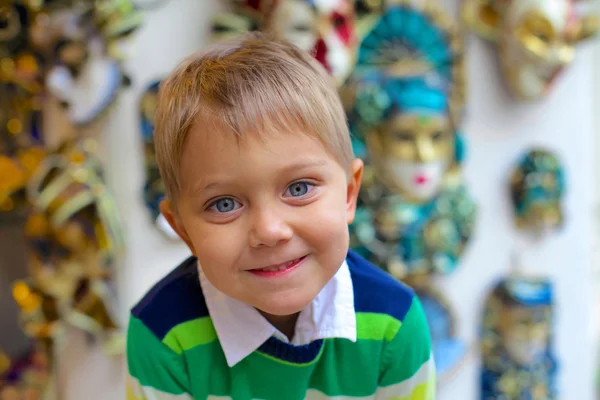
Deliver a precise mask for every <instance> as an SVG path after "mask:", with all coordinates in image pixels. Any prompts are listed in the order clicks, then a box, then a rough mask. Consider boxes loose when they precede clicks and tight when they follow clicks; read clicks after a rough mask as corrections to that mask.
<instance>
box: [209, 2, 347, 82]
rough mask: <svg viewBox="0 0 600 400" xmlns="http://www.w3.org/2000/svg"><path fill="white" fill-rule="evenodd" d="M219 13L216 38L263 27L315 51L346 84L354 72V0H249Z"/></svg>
mask: <svg viewBox="0 0 600 400" xmlns="http://www.w3.org/2000/svg"><path fill="white" fill-rule="evenodd" d="M234 3H235V4H234V12H233V13H228V14H224V15H220V16H218V17H217V19H216V21H215V26H214V27H213V30H214V31H215V33H216V34H217V36H216V38H219V39H220V38H223V37H226V36H231V35H235V34H237V33H239V32H240V31H249V30H263V31H267V32H270V33H272V34H273V36H275V37H277V38H281V39H285V40H287V41H289V42H291V43H293V44H295V45H296V46H298V47H299V48H300V49H302V50H305V51H308V52H311V53H312V54H314V56H315V58H316V59H317V60H318V61H319V62H321V64H322V65H323V66H324V67H325V68H326V69H327V70H328V71H329V72H330V73H331V74H332V76H333V77H334V78H335V79H336V81H337V82H338V84H342V83H343V82H344V81H345V80H346V78H347V77H348V76H349V74H350V73H351V72H352V69H353V67H354V61H355V47H356V41H357V40H356V33H355V26H354V23H355V21H354V18H355V17H354V4H353V2H352V1H351V0H258V1H256V0H245V1H237V2H234Z"/></svg>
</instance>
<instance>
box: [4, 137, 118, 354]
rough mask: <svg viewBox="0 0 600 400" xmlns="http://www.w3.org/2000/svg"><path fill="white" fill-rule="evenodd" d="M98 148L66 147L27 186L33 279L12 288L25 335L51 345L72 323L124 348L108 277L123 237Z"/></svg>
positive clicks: (111, 346)
mask: <svg viewBox="0 0 600 400" xmlns="http://www.w3.org/2000/svg"><path fill="white" fill-rule="evenodd" d="M93 147H94V143H93V142H86V143H83V144H78V145H76V146H65V147H64V148H63V149H62V150H61V151H60V152H58V153H57V154H52V155H50V156H48V157H47V158H46V159H45V160H44V161H43V163H42V165H41V167H40V168H39V169H38V171H36V173H35V175H34V177H33V178H32V180H31V181H30V182H29V185H28V196H29V201H30V202H31V204H32V205H33V210H32V211H31V213H30V214H29V216H28V218H27V221H26V226H25V234H26V237H27V241H28V244H29V247H30V252H31V260H30V265H29V269H30V277H31V278H30V279H29V280H28V281H20V282H17V283H15V287H14V291H13V293H14V297H15V300H16V302H17V304H18V305H19V307H20V309H21V319H22V321H21V323H22V326H23V330H24V332H25V333H26V334H28V335H29V336H31V337H33V338H35V339H38V340H40V341H42V342H47V346H46V347H47V348H51V346H52V343H53V341H54V340H55V338H56V335H57V334H59V333H60V332H61V326H62V325H63V324H65V323H68V324H71V325H74V326H77V327H79V328H81V329H83V330H84V331H86V332H88V333H89V334H90V335H93V336H97V337H101V338H102V339H104V340H105V344H106V346H108V347H107V350H108V351H110V352H113V351H122V348H120V347H121V346H122V344H123V343H122V338H121V337H120V336H119V333H118V328H117V324H116V319H115V310H114V301H115V300H114V299H115V295H114V293H112V291H111V288H110V284H109V282H110V279H111V277H112V266H113V263H114V261H115V258H116V257H117V255H118V252H119V250H120V248H121V247H122V245H123V238H122V236H121V230H120V221H119V218H118V216H117V213H116V209H115V204H114V200H113V199H112V197H111V195H110V194H109V193H108V190H107V188H106V187H105V185H104V183H103V181H102V173H101V168H100V165H99V163H98V161H97V160H96V159H95V158H94V156H93V154H92V153H91V152H90V151H92V148H93ZM50 354H51V352H50ZM49 357H50V355H49Z"/></svg>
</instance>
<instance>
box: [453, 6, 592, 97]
mask: <svg viewBox="0 0 600 400" xmlns="http://www.w3.org/2000/svg"><path fill="white" fill-rule="evenodd" d="M463 1H464V4H463V16H464V20H465V22H466V24H467V25H468V26H469V27H470V28H471V29H473V30H474V31H475V32H476V33H478V34H479V35H481V36H482V37H484V38H487V39H489V40H492V41H494V42H496V43H497V44H498V46H499V51H500V58H501V63H502V69H503V73H504V77H505V79H506V81H507V82H508V85H509V87H510V90H511V92H512V93H513V95H514V96H516V97H517V98H519V99H521V100H525V101H533V100H538V99H540V98H542V97H544V96H545V95H547V94H548V92H549V91H550V89H551V88H552V86H553V84H554V82H555V81H556V79H557V77H558V76H559V75H560V73H561V72H562V71H563V69H564V68H565V67H566V66H567V65H569V64H570V63H571V62H572V61H573V59H574V57H575V51H576V45H577V44H578V43H580V42H581V41H583V40H585V39H588V38H590V37H591V36H593V35H595V34H596V33H597V31H598V27H599V23H600V19H599V16H598V15H597V14H596V13H594V10H593V0H552V1H548V0H463Z"/></svg>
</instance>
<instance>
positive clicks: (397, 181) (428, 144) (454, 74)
mask: <svg viewBox="0 0 600 400" xmlns="http://www.w3.org/2000/svg"><path fill="white" fill-rule="evenodd" d="M440 14H441V13H437V12H434V11H430V12H428V13H426V12H425V11H423V10H420V9H416V8H413V7H412V6H402V7H401V6H396V7H390V8H389V9H388V10H387V11H386V13H385V14H384V15H383V16H382V17H381V19H380V20H379V22H377V23H376V24H375V25H374V27H373V28H372V30H371V31H370V32H369V33H368V34H367V35H366V36H365V38H364V40H363V41H362V42H361V44H360V48H359V53H358V63H357V66H356V72H355V74H354V75H353V77H352V79H351V81H350V83H349V86H352V87H353V88H355V95H354V99H353V100H351V101H349V103H353V106H352V107H351V111H350V115H349V120H350V124H351V130H352V132H353V134H354V135H355V137H357V138H359V139H362V141H363V143H364V144H366V148H365V151H366V152H367V154H368V158H369V162H370V163H371V164H372V166H373V167H374V168H375V170H376V173H375V175H377V176H378V177H380V178H381V179H382V180H383V181H384V183H385V184H386V185H387V186H388V188H389V189H390V190H392V191H395V192H397V193H399V194H401V195H402V196H403V197H404V198H405V199H406V200H407V201H410V202H414V203H426V202H428V201H431V200H432V199H433V198H434V197H435V196H436V195H437V194H438V193H439V192H440V190H441V189H442V185H443V183H444V180H445V179H446V177H447V176H448V173H449V172H451V169H454V168H453V167H455V166H457V165H458V163H460V162H461V161H462V158H463V155H464V154H463V153H464V149H463V142H462V140H461V138H460V135H458V133H457V130H456V124H457V123H458V122H459V120H460V115H461V114H462V108H463V103H464V100H463V97H464V96H463V93H464V82H463V80H462V72H461V71H462V70H463V61H462V46H457V43H461V42H460V37H459V36H458V35H457V34H456V32H455V31H454V30H453V28H452V25H451V24H450V23H449V21H446V20H444V18H443V17H441V16H440ZM448 27H451V28H448ZM458 47H459V48H458ZM358 155H359V156H361V154H360V151H358Z"/></svg>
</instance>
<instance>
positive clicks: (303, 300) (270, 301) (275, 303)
mask: <svg viewBox="0 0 600 400" xmlns="http://www.w3.org/2000/svg"><path fill="white" fill-rule="evenodd" d="M317 294H318V292H316V293H315V295H314V296H311V295H309V294H304V295H300V293H299V290H296V291H295V293H294V295H293V296H291V295H287V296H284V295H281V294H276V295H273V296H268V298H267V299H261V300H262V301H260V302H257V303H258V304H255V305H254V307H255V308H258V309H259V310H261V311H262V312H265V313H267V314H271V315H277V316H286V315H293V314H297V313H299V312H300V311H302V310H304V309H305V308H306V307H307V306H308V305H309V304H310V302H311V301H313V299H314V298H315V297H316V296H317Z"/></svg>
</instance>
